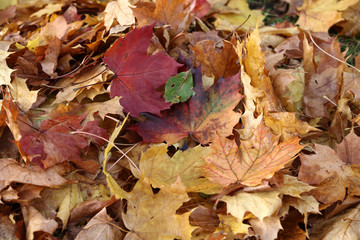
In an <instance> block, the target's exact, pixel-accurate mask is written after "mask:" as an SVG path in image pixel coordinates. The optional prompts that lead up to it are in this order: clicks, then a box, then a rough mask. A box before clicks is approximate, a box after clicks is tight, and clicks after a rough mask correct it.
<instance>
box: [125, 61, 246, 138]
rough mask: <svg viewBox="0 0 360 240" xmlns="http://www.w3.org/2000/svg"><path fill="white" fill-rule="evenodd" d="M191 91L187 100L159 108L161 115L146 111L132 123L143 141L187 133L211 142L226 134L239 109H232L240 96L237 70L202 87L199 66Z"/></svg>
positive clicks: (231, 127)
mask: <svg viewBox="0 0 360 240" xmlns="http://www.w3.org/2000/svg"><path fill="white" fill-rule="evenodd" d="M193 76H194V84H195V87H194V91H195V96H192V97H191V98H190V99H189V100H188V101H187V102H185V103H182V104H177V105H175V106H174V108H172V109H171V110H167V111H164V112H162V114H161V117H158V116H154V115H151V114H145V116H146V121H144V122H141V123H138V124H137V125H135V126H132V127H131V129H133V130H135V131H136V132H137V133H138V134H140V135H141V136H142V138H143V140H144V142H163V141H166V142H167V143H168V144H172V143H175V142H177V141H179V140H181V139H182V138H184V137H186V136H188V135H190V136H192V137H193V138H195V139H196V140H197V141H199V142H200V143H202V144H206V143H209V142H212V141H213V140H214V139H215V137H216V136H217V135H221V136H229V135H231V134H232V129H233V127H234V125H236V123H238V122H239V119H240V116H241V114H240V113H236V112H234V111H233V109H234V108H235V106H236V105H237V104H238V103H239V101H240V99H241V98H242V97H243V96H242V95H241V94H240V93H239V90H240V79H239V74H236V75H234V76H232V77H228V78H225V79H224V78H220V79H219V80H218V81H217V83H216V84H214V85H213V86H212V87H211V88H209V89H208V90H207V91H204V89H203V86H202V79H201V70H200V68H197V69H196V70H193Z"/></svg>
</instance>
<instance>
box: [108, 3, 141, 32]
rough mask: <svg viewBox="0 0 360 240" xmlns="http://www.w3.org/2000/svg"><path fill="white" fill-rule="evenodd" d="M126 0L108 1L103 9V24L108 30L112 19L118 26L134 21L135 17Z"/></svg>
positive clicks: (128, 24) (130, 23) (129, 24)
mask: <svg viewBox="0 0 360 240" xmlns="http://www.w3.org/2000/svg"><path fill="white" fill-rule="evenodd" d="M131 7H133V5H131V4H130V3H129V1H128V0H116V1H112V2H109V3H108V4H107V5H106V8H105V11H104V25H105V27H106V30H109V29H110V27H111V25H112V24H113V21H114V19H116V21H117V22H118V23H119V24H120V26H131V25H132V24H134V23H135V17H134V14H133V11H132V10H131Z"/></svg>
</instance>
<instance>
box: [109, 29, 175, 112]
mask: <svg viewBox="0 0 360 240" xmlns="http://www.w3.org/2000/svg"><path fill="white" fill-rule="evenodd" d="M152 30H153V25H150V26H145V27H142V28H139V29H137V28H135V29H134V30H132V31H131V32H130V33H128V34H127V35H126V37H125V38H124V39H122V38H119V39H118V40H116V42H115V43H114V44H113V46H112V47H111V48H110V49H108V50H107V51H106V53H105V55H104V58H103V61H104V62H105V63H106V65H107V66H108V67H109V68H110V69H111V70H112V71H113V72H114V73H115V79H114V80H113V81H112V83H111V86H110V95H111V97H115V96H121V99H120V104H121V106H123V107H124V111H125V112H130V114H131V116H134V117H138V116H139V114H140V113H141V112H150V113H153V114H157V115H159V114H160V111H161V110H163V109H167V108H169V107H170V105H171V104H170V103H166V102H165V100H164V99H163V98H162V94H161V93H160V92H158V91H157V89H158V88H159V87H160V86H162V85H165V83H166V82H167V80H168V79H169V77H171V76H173V75H175V74H176V73H177V69H178V67H179V66H180V64H178V63H176V62H175V61H174V60H173V59H172V58H170V57H169V56H168V55H166V54H165V53H164V52H159V53H157V54H155V55H150V56H149V55H147V53H146V51H147V48H148V47H149V43H150V40H151V38H152V36H153V33H152Z"/></svg>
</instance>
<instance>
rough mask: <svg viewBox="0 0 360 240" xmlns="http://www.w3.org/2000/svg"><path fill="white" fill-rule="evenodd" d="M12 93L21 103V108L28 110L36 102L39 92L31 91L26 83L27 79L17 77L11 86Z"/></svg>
mask: <svg viewBox="0 0 360 240" xmlns="http://www.w3.org/2000/svg"><path fill="white" fill-rule="evenodd" d="M10 91H11V95H12V96H13V97H14V99H15V101H16V102H17V103H18V104H19V105H20V107H21V109H22V110H23V111H25V112H27V111H28V110H29V109H30V108H31V106H32V105H33V103H34V102H36V99H37V96H38V92H39V90H36V91H30V90H29V89H28V87H27V85H26V79H23V78H19V77H17V76H16V77H15V78H14V80H13V82H12V88H10Z"/></svg>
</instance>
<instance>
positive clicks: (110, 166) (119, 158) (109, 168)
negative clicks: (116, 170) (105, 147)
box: [108, 143, 139, 171]
mask: <svg viewBox="0 0 360 240" xmlns="http://www.w3.org/2000/svg"><path fill="white" fill-rule="evenodd" d="M138 144H139V143H136V144H135V145H134V146H132V147H131V148H130V149H129V150H127V151H126V152H125V155H126V154H127V153H128V152H130V151H131V150H132V149H133V148H134V147H136V146H137V145H138ZM125 155H122V156H121V157H119V159H118V160H116V162H114V164H113V165H111V166H110V167H109V168H108V171H110V169H111V168H112V167H114V166H115V165H116V164H117V163H118V162H119V161H120V160H121V159H122V158H123V157H124V156H125Z"/></svg>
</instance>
